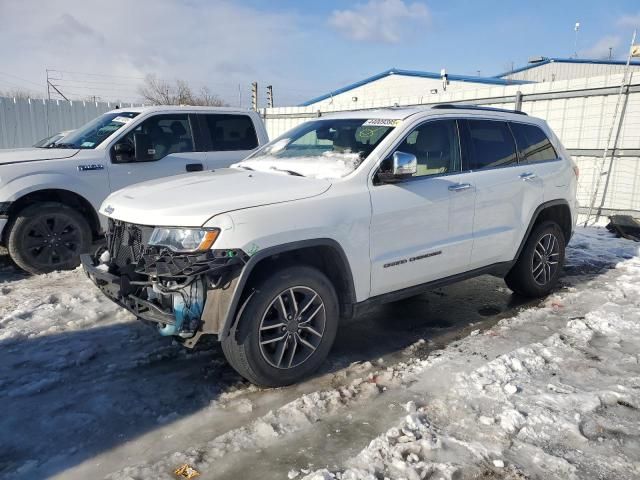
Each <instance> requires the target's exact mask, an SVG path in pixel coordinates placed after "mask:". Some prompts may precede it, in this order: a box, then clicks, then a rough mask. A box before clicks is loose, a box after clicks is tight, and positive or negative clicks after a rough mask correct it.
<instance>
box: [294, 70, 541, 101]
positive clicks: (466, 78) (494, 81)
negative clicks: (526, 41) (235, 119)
mask: <svg viewBox="0 0 640 480" xmlns="http://www.w3.org/2000/svg"><path fill="white" fill-rule="evenodd" d="M389 75H403V76H405V77H422V78H435V79H440V78H441V77H440V74H439V73H433V72H422V71H420V70H402V69H400V68H390V69H389V70H385V71H384V72H381V73H378V74H376V75H372V76H371V77H368V78H365V79H364V80H360V81H358V82H354V83H351V84H349V85H347V86H345V87H342V88H338V89H337V90H333V91H332V92H329V93H325V94H324V95H320V96H319V97H316V98H312V99H311V100H307V101H306V102H304V103H301V104H300V105H299V106H301V107H306V106H309V105H312V104H314V103H317V102H320V101H322V100H326V99H327V98H330V97H333V96H335V95H339V94H341V93H344V92H348V91H349V90H353V89H354V88H357V87H361V86H363V85H366V84H367V83H371V82H375V81H376V80H380V79H381V78H384V77H388V76H389ZM448 78H449V80H453V81H456V82H473V83H484V84H488V85H520V84H524V83H532V82H526V81H523V80H504V79H500V78H497V77H474V76H470V75H448Z"/></svg>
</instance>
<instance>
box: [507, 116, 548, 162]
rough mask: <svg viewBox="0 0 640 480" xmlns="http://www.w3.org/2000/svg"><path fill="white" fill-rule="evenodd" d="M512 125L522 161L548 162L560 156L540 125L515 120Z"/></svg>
mask: <svg viewBox="0 0 640 480" xmlns="http://www.w3.org/2000/svg"><path fill="white" fill-rule="evenodd" d="M510 125H511V131H512V132H513V136H514V137H516V143H517V144H518V150H519V151H520V161H521V162H527V163H533V162H546V161H549V160H555V159H556V158H558V155H557V154H556V151H555V149H554V148H553V145H551V142H550V141H549V139H548V138H547V136H546V135H545V134H544V132H543V131H542V130H541V129H540V128H539V127H536V126H535V125H526V124H524V123H514V122H512V123H511V124H510Z"/></svg>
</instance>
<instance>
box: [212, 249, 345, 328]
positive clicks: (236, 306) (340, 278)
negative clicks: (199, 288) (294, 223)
mask: <svg viewBox="0 0 640 480" xmlns="http://www.w3.org/2000/svg"><path fill="white" fill-rule="evenodd" d="M289 265H309V266H312V267H315V268H317V269H318V270H320V271H321V272H323V273H324V274H325V275H326V276H327V277H328V278H329V280H331V282H332V283H333V285H334V287H335V289H336V293H337V295H338V300H339V307H340V315H341V316H345V317H349V316H352V315H353V306H354V304H355V303H356V293H355V285H354V280H353V275H352V272H351V266H350V265H349V261H348V260H347V256H346V254H345V253H344V250H343V249H342V247H341V246H340V244H339V243H338V242H337V241H335V240H333V239H331V238H318V239H313V240H301V241H296V242H291V243H287V244H283V245H278V246H274V247H270V248H266V249H264V250H261V251H259V252H257V253H256V254H255V255H253V256H252V257H251V258H250V259H249V261H248V262H247V264H246V265H245V267H244V268H243V270H242V273H241V274H240V278H239V279H238V283H237V285H236V288H235V290H234V293H233V297H232V299H231V301H230V303H229V307H228V309H227V313H226V315H225V318H224V319H223V320H224V323H223V325H222V328H221V330H220V332H219V334H218V337H219V339H220V340H221V339H223V338H225V337H226V336H227V335H228V334H229V332H230V331H231V329H232V328H233V326H234V325H235V322H236V321H237V317H238V315H237V313H238V312H239V311H240V310H241V309H242V305H243V304H244V302H245V300H246V299H247V298H248V296H249V295H250V293H251V292H250V289H251V285H252V284H255V283H256V282H258V281H260V280H261V279H263V278H266V276H267V275H268V274H269V273H270V272H272V271H273V270H274V269H276V268H282V267H285V266H289Z"/></svg>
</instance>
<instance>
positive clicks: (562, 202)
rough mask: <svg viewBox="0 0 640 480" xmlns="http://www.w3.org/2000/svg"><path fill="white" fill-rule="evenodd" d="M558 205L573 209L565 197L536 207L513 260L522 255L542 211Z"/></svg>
mask: <svg viewBox="0 0 640 480" xmlns="http://www.w3.org/2000/svg"><path fill="white" fill-rule="evenodd" d="M556 205H565V206H566V207H567V208H568V209H569V211H571V207H570V206H569V202H567V201H566V200H565V199H563V198H558V199H556V200H549V201H547V202H544V203H541V204H540V205H538V208H536V209H535V211H534V212H533V215H531V220H529V226H528V227H527V231H526V232H525V234H524V237H522V240H521V241H520V246H519V247H518V251H517V252H516V256H515V257H514V259H513V261H514V262H515V261H516V260H518V257H520V253H521V252H522V249H523V248H524V244H525V243H527V239H528V238H529V234H530V233H531V230H533V226H534V225H535V223H536V221H537V220H538V217H539V216H540V213H541V212H542V211H543V210H544V209H546V208H549V207H554V206H556ZM571 234H573V228H572V229H571ZM567 243H569V239H567Z"/></svg>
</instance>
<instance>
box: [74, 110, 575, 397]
mask: <svg viewBox="0 0 640 480" xmlns="http://www.w3.org/2000/svg"><path fill="white" fill-rule="evenodd" d="M577 173H578V172H577V168H576V166H575V165H574V163H573V162H572V160H571V158H570V157H569V155H568V153H567V152H566V150H565V149H564V148H563V146H562V145H561V144H560V142H559V141H558V138H557V137H556V136H555V135H554V134H553V132H552V131H551V130H550V129H549V127H548V126H547V124H546V123H545V122H544V121H542V120H539V119H535V118H532V117H529V116H527V115H525V114H522V113H519V112H507V111H502V110H497V109H490V108H480V107H460V106H454V105H439V106H436V107H432V108H390V109H382V110H370V111H359V112H347V113H342V114H336V115H332V116H330V117H326V118H319V119H316V120H312V121H309V122H306V123H304V124H302V125H300V126H298V127H296V128H294V129H293V130H291V131H289V132H287V133H286V134H284V135H283V136H281V137H280V138H278V139H276V140H274V141H272V142H271V143H269V144H267V145H266V146H265V147H263V148H261V149H260V150H258V151H257V152H255V153H254V154H253V155H251V156H249V157H248V158H247V159H246V160H244V161H242V162H240V163H237V164H235V165H233V166H232V167H231V168H224V169H219V170H215V171H207V172H202V173H200V174H197V175H191V176H178V177H173V178H172V179H168V180H162V181H151V182H146V183H142V184H139V185H135V186H132V187H129V188H125V189H123V190H121V191H119V192H116V193H114V194H112V195H111V196H110V197H108V198H107V200H106V201H105V202H104V203H103V205H102V209H101V212H102V213H103V214H104V215H106V216H108V217H109V229H108V233H107V249H106V250H104V251H102V252H98V253H97V254H96V255H95V256H89V255H84V256H83V257H82V263H83V265H84V268H85V270H86V272H87V274H88V275H89V277H90V278H91V279H92V280H93V281H94V282H95V283H96V285H97V286H98V287H99V288H100V289H101V290H102V291H103V292H104V293H105V294H106V295H108V296H109V297H110V298H111V299H113V300H114V301H115V302H117V303H118V304H120V305H122V306H123V307H125V308H127V309H128V310H130V311H131V312H133V313H134V314H135V315H136V316H137V317H138V318H140V319H143V320H146V321H149V322H152V323H154V324H156V325H157V328H158V330H159V332H160V333H161V334H162V335H172V336H175V337H176V338H178V339H180V340H181V341H182V342H183V343H184V344H185V345H186V346H188V347H192V346H193V345H195V344H196V342H197V341H198V339H199V338H200V337H201V336H202V335H208V334H211V335H216V336H217V338H218V339H219V340H220V341H221V342H222V347H223V350H224V352H225V355H226V357H227V359H228V361H229V362H230V363H231V365H232V366H233V367H234V368H235V369H236V370H237V371H238V372H239V373H240V374H241V375H243V376H244V377H246V378H247V379H249V380H250V381H252V382H254V383H256V384H259V385H264V386H277V385H287V384H291V383H293V382H296V381H298V380H300V379H301V378H303V377H305V376H307V375H309V374H310V373H311V372H313V371H314V370H316V369H317V368H318V367H319V366H320V364H321V363H322V361H323V360H324V358H325V357H326V355H327V353H328V352H329V349H330V348H331V345H332V343H333V340H334V337H335V335H336V331H337V328H338V321H339V319H340V318H341V317H351V316H354V315H356V314H358V313H359V312H363V311H364V310H365V309H366V308H367V307H368V306H371V305H373V304H378V303H381V302H388V301H394V300H398V299H400V298H404V297H408V296H411V295H416V294H418V293H421V292H423V291H424V290H425V289H429V288H433V287H437V286H442V285H445V284H447V283H450V282H455V281H458V280H462V279H465V278H469V277H473V276H476V275H481V274H486V273H489V274H494V275H500V276H504V278H505V279H506V282H507V285H508V286H509V287H510V288H511V289H512V290H514V291H515V292H517V293H518V294H522V295H529V296H540V295H545V294H546V293H548V292H549V291H550V290H551V289H552V288H553V286H554V285H555V284H556V281H557V279H558V276H559V275H560V270H561V268H562V264H563V261H564V253H565V245H566V243H567V242H568V241H569V239H570V237H571V234H572V231H573V227H574V224H575V220H576V200H575V193H576V177H577Z"/></svg>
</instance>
